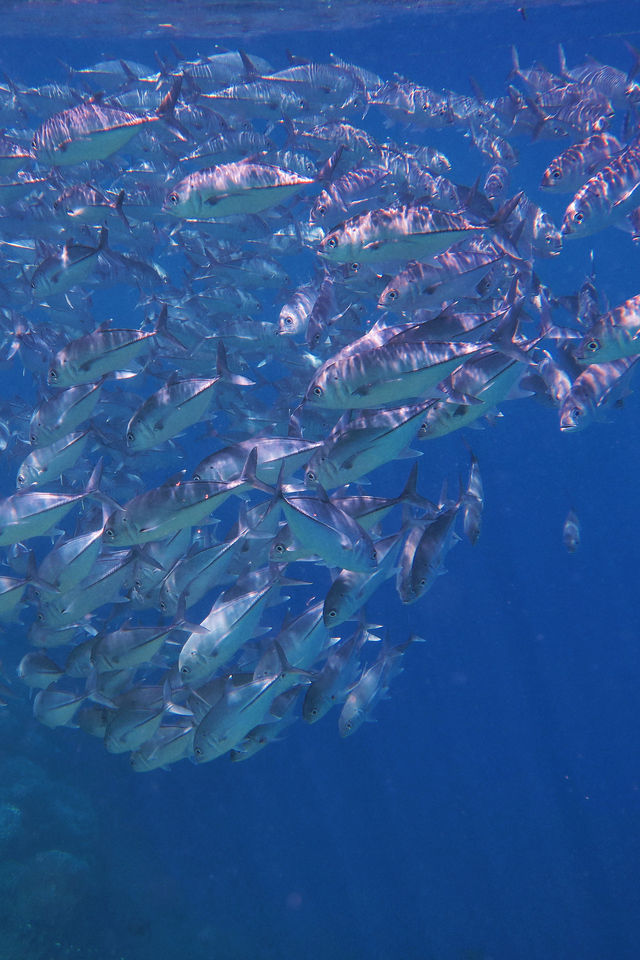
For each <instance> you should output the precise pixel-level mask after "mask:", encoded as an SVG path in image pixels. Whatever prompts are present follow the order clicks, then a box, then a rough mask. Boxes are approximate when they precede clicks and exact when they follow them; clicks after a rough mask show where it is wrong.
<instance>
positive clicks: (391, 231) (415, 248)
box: [318, 206, 486, 264]
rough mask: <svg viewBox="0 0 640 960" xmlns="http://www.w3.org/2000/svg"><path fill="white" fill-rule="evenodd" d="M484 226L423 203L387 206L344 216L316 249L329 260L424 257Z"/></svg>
mask: <svg viewBox="0 0 640 960" xmlns="http://www.w3.org/2000/svg"><path fill="white" fill-rule="evenodd" d="M485 229H486V228H485V227H482V226H478V225H476V224H472V223H470V222H469V221H468V220H467V219H466V218H465V217H463V216H462V215H461V214H455V213H444V212H443V211H441V210H435V209H431V208H430V207H426V206H416V207H409V206H404V207H389V208H388V209H380V210H373V211H371V212H370V213H365V214H363V215H362V216H359V217H353V218H352V219H348V220H346V221H345V222H344V223H343V224H341V225H340V226H339V227H336V229H335V230H332V231H331V232H330V233H328V234H327V235H326V236H325V238H324V239H323V240H322V242H321V243H320V245H319V247H318V253H319V254H320V256H322V257H324V258H325V259H326V260H327V261H328V262H329V263H332V264H338V263H349V262H351V261H357V262H359V263H376V264H377V263H380V264H393V263H398V262H402V261H407V260H411V259H413V260H425V259H427V258H428V257H433V256H435V255H436V254H438V253H443V252H444V251H445V250H447V249H448V248H449V247H450V246H452V244H454V243H457V242H458V241H459V240H462V239H464V237H468V236H471V235H472V234H474V233H482V232H484V231H485Z"/></svg>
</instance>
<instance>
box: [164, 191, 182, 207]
mask: <svg viewBox="0 0 640 960" xmlns="http://www.w3.org/2000/svg"><path fill="white" fill-rule="evenodd" d="M167 200H168V201H169V203H172V204H173V205H174V206H175V205H176V203H178V201H179V200H180V197H179V196H178V194H177V193H175V192H174V193H170V194H169V196H168V197H167Z"/></svg>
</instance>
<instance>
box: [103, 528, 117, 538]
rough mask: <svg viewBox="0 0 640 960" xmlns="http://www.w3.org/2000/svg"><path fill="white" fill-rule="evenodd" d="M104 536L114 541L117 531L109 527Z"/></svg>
mask: <svg viewBox="0 0 640 960" xmlns="http://www.w3.org/2000/svg"><path fill="white" fill-rule="evenodd" d="M104 535H105V537H109V539H110V540H113V538H114V537H115V531H114V529H113V527H107V529H106V530H105V532H104Z"/></svg>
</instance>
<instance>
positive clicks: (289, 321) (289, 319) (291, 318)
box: [283, 316, 293, 326]
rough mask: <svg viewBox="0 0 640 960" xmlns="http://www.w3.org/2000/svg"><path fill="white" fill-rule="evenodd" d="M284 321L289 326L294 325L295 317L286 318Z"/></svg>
mask: <svg viewBox="0 0 640 960" xmlns="http://www.w3.org/2000/svg"><path fill="white" fill-rule="evenodd" d="M283 319H284V322H285V323H287V324H289V326H291V325H292V323H293V317H290V316H286V317H284V318H283Z"/></svg>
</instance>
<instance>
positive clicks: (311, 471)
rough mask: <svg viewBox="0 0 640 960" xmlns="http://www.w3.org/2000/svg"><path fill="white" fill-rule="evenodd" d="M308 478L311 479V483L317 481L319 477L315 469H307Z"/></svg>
mask: <svg viewBox="0 0 640 960" xmlns="http://www.w3.org/2000/svg"><path fill="white" fill-rule="evenodd" d="M307 480H308V481H309V483H315V482H316V480H317V477H316V475H315V473H314V472H313V470H307Z"/></svg>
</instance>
